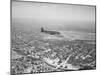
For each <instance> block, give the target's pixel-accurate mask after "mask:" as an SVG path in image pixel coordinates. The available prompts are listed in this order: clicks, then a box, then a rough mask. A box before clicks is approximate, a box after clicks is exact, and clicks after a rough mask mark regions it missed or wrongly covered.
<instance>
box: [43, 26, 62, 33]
mask: <svg viewBox="0 0 100 75" xmlns="http://www.w3.org/2000/svg"><path fill="white" fill-rule="evenodd" d="M41 32H43V33H47V34H50V35H56V34H57V35H59V34H60V32H57V31H48V30H45V29H44V28H43V27H41Z"/></svg>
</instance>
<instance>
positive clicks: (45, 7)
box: [12, 1, 95, 32]
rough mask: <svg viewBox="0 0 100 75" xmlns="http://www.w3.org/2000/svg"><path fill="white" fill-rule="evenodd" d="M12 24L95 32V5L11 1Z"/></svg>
mask: <svg viewBox="0 0 100 75" xmlns="http://www.w3.org/2000/svg"><path fill="white" fill-rule="evenodd" d="M12 24H13V25H24V26H26V27H33V28H38V27H41V26H43V27H45V28H47V29H53V30H56V29H58V30H79V31H80V30H82V31H87V32H95V7H94V6H80V5H70V4H55V3H38V2H21V1H13V2H12Z"/></svg>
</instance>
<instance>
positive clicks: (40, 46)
mask: <svg viewBox="0 0 100 75" xmlns="http://www.w3.org/2000/svg"><path fill="white" fill-rule="evenodd" d="M44 35H47V34H43V33H41V34H32V35H30V34H29V35H25V34H24V33H23V32H19V33H16V34H15V35H14V36H13V37H11V74H12V75H18V74H32V73H41V72H43V73H44V72H58V71H60V72H61V71H77V70H91V69H95V68H96V45H95V40H66V39H45V38H44ZM50 36H54V35H50ZM57 37H58V36H57Z"/></svg>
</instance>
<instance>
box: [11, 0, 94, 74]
mask: <svg viewBox="0 0 100 75" xmlns="http://www.w3.org/2000/svg"><path fill="white" fill-rule="evenodd" d="M95 12H96V7H95V6H93V5H76V4H67V3H66V4H65V3H49V2H35V1H27V0H26V1H23V0H11V50H10V51H11V60H10V61H11V75H21V74H24V75H26V74H35V73H36V74H37V73H51V72H67V71H82V70H95V69H96V19H95V18H96V15H95V14H96V13H95Z"/></svg>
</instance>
